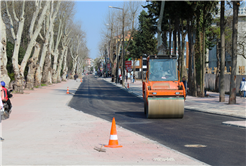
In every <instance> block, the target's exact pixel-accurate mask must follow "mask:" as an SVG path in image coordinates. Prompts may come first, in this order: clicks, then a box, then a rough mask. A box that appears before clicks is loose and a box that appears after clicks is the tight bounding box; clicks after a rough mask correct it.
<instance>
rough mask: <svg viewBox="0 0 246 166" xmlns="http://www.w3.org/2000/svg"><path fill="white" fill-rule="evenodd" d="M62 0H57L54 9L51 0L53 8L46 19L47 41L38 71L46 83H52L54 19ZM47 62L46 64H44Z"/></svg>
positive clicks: (52, 3)
mask: <svg viewBox="0 0 246 166" xmlns="http://www.w3.org/2000/svg"><path fill="white" fill-rule="evenodd" d="M60 3H61V2H60V1H58V2H56V9H55V10H54V2H53V1H51V8H50V13H49V17H48V18H47V20H46V34H45V39H44V41H45V43H44V44H43V49H42V53H41V59H40V64H39V65H40V66H39V67H40V69H38V70H40V71H38V74H42V77H41V76H39V78H42V82H43V83H45V84H51V83H52V79H51V70H52V68H51V52H52V47H53V44H54V43H53V41H54V40H53V35H54V21H55V19H56V16H57V12H58V10H59V7H60ZM46 54H47V55H46ZM44 63H45V65H44ZM38 83H39V84H41V81H39V80H38Z"/></svg>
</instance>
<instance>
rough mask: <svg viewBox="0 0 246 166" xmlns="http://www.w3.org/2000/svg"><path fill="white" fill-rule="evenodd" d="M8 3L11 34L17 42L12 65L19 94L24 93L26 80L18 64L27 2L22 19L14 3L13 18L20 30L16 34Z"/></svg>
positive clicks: (23, 4)
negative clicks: (24, 80) (17, 15)
mask: <svg viewBox="0 0 246 166" xmlns="http://www.w3.org/2000/svg"><path fill="white" fill-rule="evenodd" d="M5 2H6V13H7V15H8V17H9V21H10V24H11V34H12V38H13V39H14V41H15V43H14V44H15V45H14V52H13V56H12V64H13V69H14V74H15V85H14V86H15V90H16V92H18V93H23V89H22V87H23V86H22V85H23V79H24V75H22V72H20V67H19V64H18V52H19V49H20V42H21V35H22V32H23V27H24V21H25V18H24V14H25V11H24V9H25V1H23V2H22V10H21V16H20V18H17V17H16V13H15V7H14V1H13V2H12V8H13V17H14V19H15V21H16V22H18V25H16V26H18V30H17V33H16V34H15V32H14V24H13V20H12V17H11V15H10V12H9V7H8V3H7V1H5Z"/></svg>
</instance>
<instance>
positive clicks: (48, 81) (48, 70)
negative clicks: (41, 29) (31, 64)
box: [42, 52, 52, 85]
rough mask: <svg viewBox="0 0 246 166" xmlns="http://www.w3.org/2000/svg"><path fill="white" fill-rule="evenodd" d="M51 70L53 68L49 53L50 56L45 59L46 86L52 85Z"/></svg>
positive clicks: (49, 54)
mask: <svg viewBox="0 0 246 166" xmlns="http://www.w3.org/2000/svg"><path fill="white" fill-rule="evenodd" d="M51 70H52V68H51V53H49V52H48V54H47V55H46V57H45V62H44V70H43V76H42V83H44V84H46V85H49V84H52V79H51Z"/></svg>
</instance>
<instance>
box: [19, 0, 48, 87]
mask: <svg viewBox="0 0 246 166" xmlns="http://www.w3.org/2000/svg"><path fill="white" fill-rule="evenodd" d="M41 5H42V1H36V3H35V6H36V11H35V12H34V14H33V18H32V22H31V25H30V27H29V42H28V46H27V49H26V53H25V56H24V58H23V60H22V62H21V68H20V72H21V75H24V71H25V67H26V65H27V62H28V59H29V57H30V56H31V52H32V49H33V46H35V51H34V54H33V57H32V58H31V59H29V72H28V75H27V88H29V89H33V87H34V74H35V71H36V67H37V65H36V63H37V60H38V55H39V51H40V44H38V43H36V39H37V37H38V34H39V33H40V30H41V28H42V23H43V21H44V18H45V15H46V11H47V9H48V8H49V5H50V3H49V2H48V1H45V5H44V7H43V10H42V12H41V13H40V16H39V19H38V22H37V25H36V26H35V22H36V20H37V17H38V14H39V11H40V9H41Z"/></svg>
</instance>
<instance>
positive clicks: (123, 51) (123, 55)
mask: <svg viewBox="0 0 246 166" xmlns="http://www.w3.org/2000/svg"><path fill="white" fill-rule="evenodd" d="M109 8H114V9H120V10H122V17H123V19H122V24H123V27H122V35H123V40H122V65H121V66H122V86H125V81H124V80H125V79H124V78H125V50H124V21H125V20H124V19H125V18H124V9H123V8H119V7H113V6H109Z"/></svg>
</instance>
